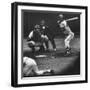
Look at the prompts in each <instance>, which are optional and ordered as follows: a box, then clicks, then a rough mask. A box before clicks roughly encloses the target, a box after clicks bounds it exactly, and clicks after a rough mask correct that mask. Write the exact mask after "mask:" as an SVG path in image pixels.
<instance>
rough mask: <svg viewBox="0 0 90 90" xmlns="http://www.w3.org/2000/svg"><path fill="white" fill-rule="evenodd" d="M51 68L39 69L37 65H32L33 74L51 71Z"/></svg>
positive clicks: (43, 73)
mask: <svg viewBox="0 0 90 90" xmlns="http://www.w3.org/2000/svg"><path fill="white" fill-rule="evenodd" d="M52 71H53V70H51V69H45V70H39V69H38V66H37V65H33V72H34V73H35V75H45V74H47V73H53V72H54V71H53V72H52Z"/></svg>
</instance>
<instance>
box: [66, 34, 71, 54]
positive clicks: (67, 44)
mask: <svg viewBox="0 0 90 90" xmlns="http://www.w3.org/2000/svg"><path fill="white" fill-rule="evenodd" d="M65 49H66V52H65V53H66V54H70V50H71V47H70V35H69V36H67V38H66V39H65Z"/></svg>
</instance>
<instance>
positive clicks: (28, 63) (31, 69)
mask: <svg viewBox="0 0 90 90" xmlns="http://www.w3.org/2000/svg"><path fill="white" fill-rule="evenodd" d="M46 73H53V70H51V69H47V70H39V69H38V66H37V63H36V62H35V60H34V59H32V58H29V57H26V56H25V57H23V76H34V75H45V74H46Z"/></svg>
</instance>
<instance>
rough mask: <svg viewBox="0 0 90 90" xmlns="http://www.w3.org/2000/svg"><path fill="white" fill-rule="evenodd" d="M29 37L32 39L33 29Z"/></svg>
mask: <svg viewBox="0 0 90 90" xmlns="http://www.w3.org/2000/svg"><path fill="white" fill-rule="evenodd" d="M28 37H29V39H31V38H32V37H33V31H31V32H30V34H29V36H28Z"/></svg>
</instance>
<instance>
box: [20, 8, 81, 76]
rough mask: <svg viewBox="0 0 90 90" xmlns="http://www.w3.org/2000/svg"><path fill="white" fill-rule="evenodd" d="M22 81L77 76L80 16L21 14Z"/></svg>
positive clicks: (78, 71)
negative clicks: (30, 78) (56, 76)
mask: <svg viewBox="0 0 90 90" xmlns="http://www.w3.org/2000/svg"><path fill="white" fill-rule="evenodd" d="M22 18H23V19H22V30H23V33H22V37H23V39H22V42H23V45H22V49H23V50H22V51H23V65H22V66H23V68H22V76H23V77H37V76H55V75H80V13H77V12H74V13H73V12H60V11H59V12H58V11H50V12H49V11H39V10H37V11H36V10H32V11H30V10H23V11H22Z"/></svg>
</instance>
